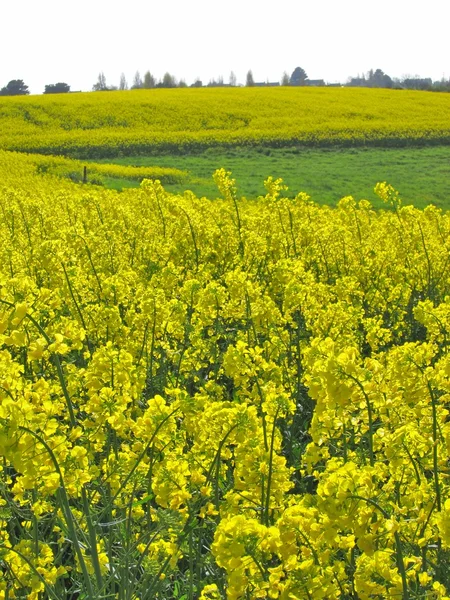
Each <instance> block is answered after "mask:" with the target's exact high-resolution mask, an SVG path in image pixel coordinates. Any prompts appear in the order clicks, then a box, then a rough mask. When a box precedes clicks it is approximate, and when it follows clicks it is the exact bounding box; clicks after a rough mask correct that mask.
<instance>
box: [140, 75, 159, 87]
mask: <svg viewBox="0 0 450 600" xmlns="http://www.w3.org/2000/svg"><path fill="white" fill-rule="evenodd" d="M155 85H156V81H155V78H154V77H153V75H152V74H151V73H150V71H147V72H146V73H145V74H144V81H143V82H142V87H143V88H145V89H146V90H149V89H151V88H154V87H155Z"/></svg>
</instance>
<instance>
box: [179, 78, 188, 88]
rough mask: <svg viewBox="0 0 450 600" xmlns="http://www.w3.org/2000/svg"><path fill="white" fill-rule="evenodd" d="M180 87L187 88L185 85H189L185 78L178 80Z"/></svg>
mask: <svg viewBox="0 0 450 600" xmlns="http://www.w3.org/2000/svg"><path fill="white" fill-rule="evenodd" d="M178 87H179V88H185V87H187V83H186V82H185V80H184V79H180V81H179V82H178Z"/></svg>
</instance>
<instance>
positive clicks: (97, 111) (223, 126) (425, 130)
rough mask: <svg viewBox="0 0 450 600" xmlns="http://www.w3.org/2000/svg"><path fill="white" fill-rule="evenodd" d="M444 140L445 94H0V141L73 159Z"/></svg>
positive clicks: (449, 124)
mask: <svg viewBox="0 0 450 600" xmlns="http://www.w3.org/2000/svg"><path fill="white" fill-rule="evenodd" d="M424 142H427V143H448V142H450V95H448V94H430V93H427V92H407V91H400V90H371V89H350V88H330V89H328V88H267V89H260V88H233V89H229V88H218V89H217V88H216V89H175V90H163V89H158V90H136V91H127V92H99V93H84V94H83V93H80V94H70V95H57V96H30V97H12V98H1V99H0V148H3V149H9V150H18V151H26V152H41V153H46V154H64V155H73V156H78V157H98V156H117V155H118V154H122V155H133V154H145V153H147V154H148V153H150V152H159V151H161V150H170V151H172V152H185V151H186V150H188V149H197V150H198V149H205V148H208V147H211V146H224V145H225V146H235V145H258V144H265V145H268V146H274V147H276V146H286V145H292V144H294V143H301V144H305V145H310V146H317V145H320V146H324V145H326V146H329V145H336V144H337V145H365V144H370V145H383V146H386V145H397V146H398V145H408V144H417V143H424Z"/></svg>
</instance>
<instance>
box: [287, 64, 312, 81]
mask: <svg viewBox="0 0 450 600" xmlns="http://www.w3.org/2000/svg"><path fill="white" fill-rule="evenodd" d="M307 79H308V75H307V74H306V71H305V69H302V68H301V67H296V68H295V69H294V70H293V71H292V75H291V78H290V80H289V85H305V81H306V80H307Z"/></svg>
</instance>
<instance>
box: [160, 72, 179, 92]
mask: <svg viewBox="0 0 450 600" xmlns="http://www.w3.org/2000/svg"><path fill="white" fill-rule="evenodd" d="M161 87H163V88H174V87H177V81H176V79H175V77H174V76H173V75H171V74H170V73H167V72H166V73H164V77H163V78H162V81H161Z"/></svg>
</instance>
